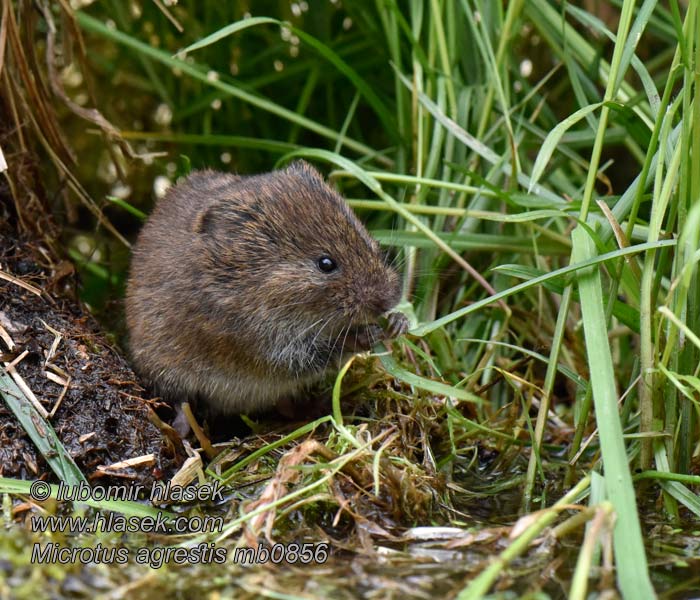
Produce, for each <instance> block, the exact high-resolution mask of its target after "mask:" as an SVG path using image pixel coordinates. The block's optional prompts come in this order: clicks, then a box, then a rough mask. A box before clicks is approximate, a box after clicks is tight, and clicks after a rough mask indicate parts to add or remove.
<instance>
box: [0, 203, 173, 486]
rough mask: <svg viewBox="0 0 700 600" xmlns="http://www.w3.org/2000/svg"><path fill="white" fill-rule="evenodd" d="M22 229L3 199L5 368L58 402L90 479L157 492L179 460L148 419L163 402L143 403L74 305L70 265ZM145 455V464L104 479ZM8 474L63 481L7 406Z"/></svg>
mask: <svg viewBox="0 0 700 600" xmlns="http://www.w3.org/2000/svg"><path fill="white" fill-rule="evenodd" d="M17 229H18V227H17V226H16V223H15V222H14V219H13V207H12V205H11V202H10V201H9V200H8V196H7V195H6V194H5V195H2V193H0V268H1V269H2V271H0V326H1V327H2V329H0V334H2V335H0V368H4V367H6V366H7V365H8V364H10V363H12V362H13V361H15V362H16V365H14V368H15V369H16V371H17V373H18V374H19V375H20V377H21V378H22V380H24V382H25V383H26V385H27V386H28V388H29V389H30V390H31V391H32V392H33V393H34V395H35V396H36V398H37V399H38V401H39V402H40V404H41V405H42V406H43V407H44V408H45V409H46V411H47V412H49V413H51V412H52V411H53V410H54V408H55V405H56V404H57V403H58V402H59V401H60V405H59V406H58V408H57V409H55V412H54V414H53V415H52V416H50V417H49V422H50V423H51V424H52V425H53V427H54V429H55V431H56V433H57V434H58V437H59V439H60V440H61V442H62V443H63V444H64V446H65V448H66V449H67V450H68V452H69V453H70V455H71V456H72V457H73V459H74V460H75V462H76V464H77V466H78V467H79V468H80V470H81V471H82V472H83V473H84V474H85V475H86V477H87V478H88V479H89V480H91V481H95V480H96V479H99V480H100V481H101V483H102V482H105V483H106V482H108V481H110V480H111V481H112V482H115V481H122V482H123V481H125V480H126V481H133V482H134V483H140V484H143V485H145V486H147V487H150V484H152V482H153V481H154V480H158V479H163V478H167V476H168V475H169V474H170V473H172V471H173V470H174V469H175V467H176V465H177V463H178V462H179V458H178V456H177V453H176V452H175V449H174V446H173V445H172V444H171V443H170V442H169V441H167V439H166V438H165V437H164V436H163V435H161V432H160V430H159V429H158V428H157V427H156V426H155V425H154V424H152V423H151V421H150V420H149V413H150V412H151V407H152V406H154V405H155V404H157V401H156V400H153V399H148V398H147V397H145V396H147V395H146V394H145V391H144V389H143V388H142V387H141V386H140V385H139V384H138V382H137V379H136V376H135V375H134V373H133V371H132V370H131V369H130V367H129V365H128V364H127V363H126V361H125V360H124V358H123V357H122V356H121V355H120V353H119V352H118V351H117V349H115V348H114V347H113V346H111V345H110V344H109V343H108V342H107V341H106V339H105V337H104V336H103V335H102V334H101V333H100V331H99V328H98V326H97V324H96V322H95V321H94V319H93V318H92V317H91V316H90V315H89V314H88V313H87V311H86V310H85V309H84V308H83V307H82V306H81V305H80V303H79V301H77V300H76V294H75V290H76V279H75V276H74V273H73V269H72V267H71V265H70V263H68V262H67V261H63V260H61V259H60V258H59V257H55V256H53V255H52V253H51V251H50V249H49V248H48V246H47V245H46V244H45V243H44V242H43V241H41V240H36V239H31V238H30V237H28V236H27V234H26V233H25V234H19V233H18V232H17ZM8 278H9V279H10V280H8ZM22 284H26V285H25V286H23V285H22ZM31 288H36V290H32V289H31ZM37 291H38V292H39V294H37V293H36V292H37ZM3 330H4V331H3ZM57 334H58V335H57ZM8 337H9V338H10V339H11V341H12V342H13V343H14V347H13V348H10V347H9V346H10V345H11V343H10V342H9V341H8ZM56 340H58V342H57V341H56ZM25 351H26V353H25ZM23 354H24V356H22V355H23ZM18 359H19V361H18V362H17V360H18ZM149 455H152V458H151V457H149ZM138 457H146V458H144V459H142V461H143V462H141V463H140V464H137V465H136V466H133V467H126V468H117V469H112V470H109V469H107V472H105V467H109V466H110V465H115V464H117V463H120V462H122V461H126V460H129V459H135V458H138ZM0 475H2V476H6V477H19V478H23V479H36V478H45V479H48V480H51V481H55V480H56V477H55V476H54V475H53V473H52V472H51V471H50V469H49V467H48V465H47V462H46V461H45V460H44V458H43V457H42V456H41V454H39V453H38V452H37V450H36V447H35V446H34V444H33V443H32V441H31V440H30V439H29V437H28V436H27V434H26V433H25V431H24V430H23V428H22V427H21V426H20V425H19V423H18V421H17V419H16V417H15V415H14V414H13V413H12V411H11V410H10V409H9V408H8V405H7V403H6V402H4V401H0ZM105 478H106V479H105Z"/></svg>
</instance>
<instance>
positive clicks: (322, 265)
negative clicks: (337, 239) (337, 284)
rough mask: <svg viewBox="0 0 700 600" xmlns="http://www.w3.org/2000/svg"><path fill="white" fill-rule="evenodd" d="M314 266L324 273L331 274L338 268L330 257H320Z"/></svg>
mask: <svg viewBox="0 0 700 600" xmlns="http://www.w3.org/2000/svg"><path fill="white" fill-rule="evenodd" d="M316 265H317V266H318V268H319V269H321V271H323V272H324V273H331V272H333V271H335V270H336V269H337V268H338V265H337V264H335V261H334V260H333V259H332V258H331V257H330V256H322V257H321V258H319V259H318V260H317V261H316Z"/></svg>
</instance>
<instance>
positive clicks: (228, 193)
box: [126, 162, 407, 413]
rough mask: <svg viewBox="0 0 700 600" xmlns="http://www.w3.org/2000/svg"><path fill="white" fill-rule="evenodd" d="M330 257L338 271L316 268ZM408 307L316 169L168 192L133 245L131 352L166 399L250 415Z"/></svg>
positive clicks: (201, 175)
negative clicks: (380, 320) (381, 319)
mask: <svg viewBox="0 0 700 600" xmlns="http://www.w3.org/2000/svg"><path fill="white" fill-rule="evenodd" d="M324 256H325V257H329V258H331V259H332V260H333V261H335V263H336V265H337V268H336V269H335V270H333V271H331V272H324V271H323V270H322V269H321V268H320V267H319V259H320V258H322V257H324ZM399 296H400V285H399V279H398V276H397V274H396V273H395V272H394V271H393V270H392V269H391V268H389V267H388V266H387V265H386V263H385V260H384V257H383V256H382V254H381V253H380V250H379V247H378V245H377V242H376V241H375V240H374V239H372V238H371V237H370V235H369V234H368V233H367V231H366V230H365V228H364V226H363V225H362V224H361V223H360V222H359V221H358V219H357V218H356V217H355V215H354V214H353V212H352V210H351V209H350V208H349V207H348V205H347V204H346V203H345V201H344V200H343V199H342V198H341V197H340V196H339V195H338V194H337V193H336V192H335V191H334V190H332V189H331V188H330V187H329V186H328V185H326V183H325V182H324V181H323V178H322V177H321V175H320V174H319V173H318V172H317V171H315V170H314V169H313V168H312V167H310V166H309V165H308V164H306V163H304V162H296V163H293V164H292V165H290V166H289V167H288V168H287V169H285V170H281V171H274V172H272V173H266V174H263V175H255V176H249V177H239V176H235V175H230V174H226V173H218V172H214V171H199V172H195V173H192V174H191V175H190V176H188V177H187V178H186V179H185V180H184V181H182V182H180V183H178V184H177V185H176V186H174V187H173V188H171V189H170V190H169V191H168V193H167V194H166V196H165V198H163V199H162V200H161V201H160V202H159V203H158V204H157V206H156V208H155V210H154V211H153V214H152V215H151V217H150V219H149V220H148V222H147V223H146V224H145V225H144V227H143V230H142V231H141V234H140V236H139V239H138V241H137V243H136V245H135V247H134V253H133V258H132V267H131V274H130V278H129V282H128V290H127V300H126V308H127V324H128V328H129V336H130V348H131V353H132V356H133V359H134V362H135V366H136V368H137V370H138V371H139V372H140V373H141V374H142V375H143V376H144V377H145V378H146V379H148V380H149V381H150V382H151V383H152V384H154V385H155V386H156V388H157V389H158V390H159V392H160V393H162V394H163V395H165V396H167V397H170V398H172V399H175V400H187V399H191V398H199V399H203V400H205V401H206V402H207V403H208V404H209V405H210V406H211V407H212V408H213V409H214V410H215V411H220V412H224V413H239V412H254V411H256V410H260V409H264V408H269V407H271V406H273V405H274V404H275V403H276V402H277V401H278V400H280V399H282V398H287V397H291V396H293V395H294V394H296V393H297V392H299V391H300V390H301V389H302V388H303V387H304V386H306V385H307V384H308V383H310V382H312V381H314V380H316V379H318V377H319V376H321V375H322V374H323V373H324V371H325V370H326V369H327V368H329V367H330V368H333V367H337V366H338V362H339V360H340V358H341V357H342V355H343V354H346V353H349V352H353V351H360V350H365V349H368V348H369V347H370V346H371V344H372V343H373V341H376V339H377V338H378V337H379V336H381V335H387V334H384V333H383V332H382V331H381V329H379V327H378V326H377V325H376V321H377V317H378V316H379V315H381V314H382V313H385V312H386V311H388V310H390V309H391V308H392V307H393V306H394V305H395V304H396V303H397V302H398V300H399ZM397 315H398V316H397ZM390 322H392V325H391V327H390V328H391V329H392V330H393V331H390V332H389V334H388V335H392V334H394V335H395V334H401V333H403V332H404V331H405V330H406V323H407V322H406V319H405V317H404V316H403V315H400V314H399V313H393V318H392V319H390Z"/></svg>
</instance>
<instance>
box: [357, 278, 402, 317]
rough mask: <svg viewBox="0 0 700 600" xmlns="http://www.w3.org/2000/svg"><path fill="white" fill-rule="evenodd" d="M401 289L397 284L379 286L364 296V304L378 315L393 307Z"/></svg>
mask: <svg viewBox="0 0 700 600" xmlns="http://www.w3.org/2000/svg"><path fill="white" fill-rule="evenodd" d="M400 294H401V290H400V289H399V288H398V286H387V285H383V286H379V287H378V288H377V289H375V290H373V292H372V293H371V295H368V296H367V297H366V302H365V306H367V308H368V309H369V310H370V311H371V312H372V313H373V314H375V315H377V316H379V315H381V314H383V313H385V312H387V311H388V310H390V309H392V308H394V306H396V303H397V302H398V301H399V296H400Z"/></svg>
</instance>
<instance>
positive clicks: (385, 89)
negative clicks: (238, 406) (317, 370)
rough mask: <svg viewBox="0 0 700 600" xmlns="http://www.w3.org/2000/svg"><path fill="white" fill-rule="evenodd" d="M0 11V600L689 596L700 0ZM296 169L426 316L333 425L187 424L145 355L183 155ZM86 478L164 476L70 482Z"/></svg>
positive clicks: (340, 379)
mask: <svg viewBox="0 0 700 600" xmlns="http://www.w3.org/2000/svg"><path fill="white" fill-rule="evenodd" d="M2 7H3V12H2V25H1V27H0V69H2V70H1V72H0V74H1V78H0V86H1V88H2V89H1V94H0V112H1V115H2V118H1V119H0V134H1V135H0V147H1V148H2V152H3V154H4V158H5V160H6V161H7V164H8V168H7V170H5V171H4V173H3V175H2V177H1V178H0V269H1V270H0V361H1V362H2V367H0V396H1V397H2V406H1V407H0V456H1V457H2V463H1V464H0V468H1V469H2V471H1V472H0V474H1V475H3V478H2V479H0V492H3V493H4V495H3V505H2V509H3V523H4V527H3V529H2V531H0V597H4V596H5V595H6V596H7V597H11V598H27V597H32V598H43V597H47V598H48V597H53V598H55V597H70V598H82V597H93V596H95V595H99V594H105V595H106V596H113V597H129V598H151V597H154V596H156V595H158V594H160V595H162V596H163V597H183V598H190V597H202V596H205V597H222V598H258V597H273V598H357V597H361V598H435V597H446V598H452V597H458V598H460V599H467V598H480V597H484V596H486V595H491V597H498V598H515V597H532V598H577V599H582V598H586V597H588V595H589V594H597V595H601V596H605V597H616V596H618V595H621V596H623V597H625V598H635V599H636V598H652V597H655V596H660V597H668V598H683V597H693V595H694V594H696V593H697V590H698V589H700V570H699V568H698V567H699V566H700V561H699V560H698V559H699V558H700V543H698V532H699V531H700V522H698V516H700V501H699V500H698V496H697V494H696V491H697V489H698V486H700V475H698V470H699V469H698V467H699V465H698V445H697V444H698V441H697V440H698V439H700V436H699V435H698V434H699V423H698V411H697V406H698V405H697V401H698V393H699V391H700V379H698V365H699V364H700V339H699V338H698V332H699V331H700V282H699V281H698V274H697V269H696V265H697V261H698V258H700V251H699V249H700V236H699V235H698V232H699V231H700V203H699V202H698V199H700V102H698V101H697V100H698V89H699V86H700V76H699V75H698V72H700V66H699V65H700V14H699V13H698V8H699V7H698V3H696V2H685V1H683V0H669V1H668V2H656V1H655V0H646V1H644V2H635V1H633V0H611V1H609V2H603V1H601V2H597V1H594V0H590V1H582V2H559V1H556V0H528V1H527V2H525V1H524V0H511V1H510V2H491V1H486V0H406V1H405V2H404V1H401V2H399V1H398V0H377V1H374V2H372V1H366V0H360V1H357V2H355V1H353V2H350V1H349V0H346V1H345V2H342V1H341V0H334V1H331V0H328V1H325V0H324V1H321V0H319V1H318V2H308V3H307V2H281V1H277V2H275V1H264V2H195V1H185V0H181V1H180V2H173V1H167V0H153V1H152V2H151V1H148V0H129V1H121V0H113V1H109V0H99V1H95V2H89V1H85V0H83V1H74V2H70V3H69V2H68V1H67V0H56V1H51V0H42V1H39V2H29V1H28V0H14V1H12V0H4V1H3V2H2ZM295 158H304V159H306V160H308V161H310V162H313V163H314V164H315V165H316V166H317V167H318V168H319V169H320V170H322V171H323V172H324V173H325V174H326V175H327V177H328V178H329V180H330V181H332V183H333V185H335V186H336V187H337V188H338V189H339V190H341V192H342V193H343V194H344V195H345V196H346V197H347V198H348V199H349V201H350V203H351V205H352V206H353V207H354V208H355V210H356V212H357V213H358V214H359V215H360V216H361V218H362V219H363V220H364V221H365V222H366V223H367V224H368V226H369V228H370V229H371V231H372V232H373V234H374V235H375V237H376V238H377V239H378V240H380V242H381V243H382V244H383V245H384V246H385V247H386V248H387V249H388V250H389V251H390V252H391V253H392V255H393V256H395V258H396V264H397V265H398V266H399V268H400V270H401V272H402V275H403V279H404V294H403V301H402V304H401V305H400V308H401V309H402V310H403V311H405V312H406V314H407V315H409V317H410V318H411V321H412V328H411V331H410V332H409V334H407V335H406V336H404V337H403V338H401V339H399V340H397V341H395V342H393V343H391V344H390V345H387V346H384V345H382V346H378V347H376V348H375V351H374V352H373V353H371V354H370V355H362V356H357V357H355V358H354V359H353V360H352V361H350V362H349V363H347V364H346V365H344V366H343V368H342V369H341V370H340V373H339V375H338V376H337V378H331V379H329V381H328V382H327V383H326V384H325V385H324V386H321V387H320V389H317V390H314V392H313V393H314V394H315V396H314V397H315V398H317V400H316V404H317V406H315V407H314V410H313V411H310V412H313V415H314V416H311V417H309V419H307V420H302V421H290V420H288V419H287V420H285V419H282V418H281V417H279V416H277V415H263V416H261V415H248V416H244V418H243V420H242V422H241V423H238V424H236V426H235V427H234V426H233V425H232V426H230V427H229V426H228V425H227V426H225V427H224V428H223V432H222V431H221V426H220V424H219V427H218V431H215V430H216V429H217V427H216V425H217V424H216V423H207V422H206V419H204V418H203V417H202V415H195V417H197V418H198V419H199V421H200V422H201V425H202V428H201V429H200V428H196V430H195V433H194V434H192V435H191V436H190V437H189V438H188V439H186V440H181V439H180V438H179V437H178V436H177V434H176V433H175V432H174V431H172V430H171V429H170V427H169V426H168V424H167V421H168V419H169V418H170V417H171V414H170V413H169V412H168V408H167V407H166V406H164V405H163V403H162V402H161V401H160V400H159V399H158V398H154V397H153V396H152V394H151V393H150V391H149V390H147V389H144V388H143V387H141V386H140V385H139V383H138V381H137V380H136V378H135V376H134V375H133V373H132V372H131V371H130V369H129V367H128V365H127V364H126V362H125V359H124V356H125V352H124V348H125V340H124V335H123V307H122V295H123V288H124V281H125V278H126V274H127V270H128V263H129V248H130V243H131V242H133V240H134V237H135V235H136V233H137V231H138V229H139V227H140V225H141V223H142V222H143V219H144V217H145V215H146V214H147V213H148V212H149V210H150V209H151V207H152V205H153V203H154V202H155V201H156V200H157V198H159V197H160V196H162V194H163V193H164V191H165V190H166V189H167V187H168V186H169V185H171V184H172V183H173V182H174V181H176V179H177V178H178V177H179V176H180V175H182V174H183V173H186V172H188V171H189V170H190V169H192V168H200V167H210V168H216V169H222V170H231V171H235V172H239V173H255V172H262V171H268V170H270V169H272V168H274V167H276V166H280V165H284V164H286V163H287V162H289V161H290V160H293V159H295ZM95 319H96V320H95ZM98 322H99V325H97V323H98ZM32 396H35V397H36V398H32ZM34 400H36V401H34ZM214 434H215V435H214ZM39 479H40V480H42V481H46V482H48V483H50V484H51V485H52V486H53V487H52V488H51V490H52V494H51V495H52V497H51V498H48V499H39V498H38V497H37V495H36V493H32V494H30V485H31V481H33V480H39ZM84 481H89V482H90V484H91V485H92V486H95V487H99V486H101V487H102V488H103V489H106V488H107V486H113V489H119V488H118V487H115V486H122V489H125V488H124V486H127V487H128V488H129V489H134V488H135V486H138V485H141V486H142V488H141V492H140V493H139V494H136V495H135V496H134V497H129V498H107V499H104V498H94V499H93V500H89V501H86V502H71V501H69V500H60V499H58V496H59V495H60V489H59V487H58V484H59V483H60V482H63V483H64V484H68V485H70V486H73V487H75V486H78V485H79V484H80V483H81V482H84ZM156 481H157V482H162V483H166V482H170V483H171V486H173V485H174V486H191V487H192V489H194V487H193V486H200V488H199V489H200V490H209V492H202V495H201V496H200V497H199V499H192V498H189V499H177V498H171V499H168V500H166V501H163V500H162V499H161V500H158V501H155V502H152V501H149V498H151V493H152V492H151V489H152V487H153V485H154V482H156ZM207 486H208V487H207ZM212 486H213V487H212ZM33 492H36V489H34V488H33ZM95 515H102V516H107V515H112V516H113V517H112V518H113V521H111V524H109V525H107V524H105V523H101V525H100V526H99V527H97V531H94V530H93V531H86V532H83V533H80V532H77V531H75V530H73V531H69V530H68V529H70V528H64V531H61V530H60V529H61V527H60V526H59V525H58V524H57V523H56V522H54V523H53V524H49V525H46V524H44V525H42V524H41V523H39V522H38V521H37V520H36V518H37V517H41V518H44V517H51V516H54V517H66V516H73V517H85V519H88V520H94V519H95ZM159 516H160V517H167V518H169V519H171V525H172V523H174V522H175V521H173V519H175V518H176V517H177V516H184V517H186V520H185V521H184V522H186V523H187V524H188V525H189V527H190V530H189V531H183V530H181V529H179V530H174V529H172V528H171V529H168V530H167V531H164V530H156V531H147V530H146V529H147V527H146V523H147V520H148V519H153V520H156V519H158V518H159ZM117 517H118V518H117ZM210 517H211V518H214V519H217V518H218V519H219V520H214V521H207V518H210ZM127 518H132V519H134V521H133V522H134V523H137V525H138V526H137V527H135V528H132V529H131V530H128V529H126V530H125V527H122V526H120V524H119V523H121V521H119V519H127ZM114 519H116V521H115V520H114ZM98 520H99V519H98ZM90 522H92V521H90ZM182 522H183V521H182V520H181V521H180V523H182ZM207 523H208V524H209V525H212V523H213V525H212V526H211V527H207V526H206V525H207ZM73 529H75V528H73ZM276 543H277V544H285V546H284V549H282V547H281V546H275V545H274V544H276ZM50 544H55V546H50ZM293 544H296V545H297V546H293ZM305 544H306V546H305ZM256 547H257V548H258V549H263V550H264V549H267V550H270V551H273V550H274V549H275V548H277V550H275V552H283V553H284V556H281V555H279V554H278V555H276V557H277V558H280V556H281V558H282V559H286V560H281V561H278V560H275V561H272V560H267V561H264V560H261V561H260V563H259V564H255V565H252V566H251V565H245V564H241V562H242V561H241V560H238V561H237V560H236V559H235V558H234V557H235V556H237V555H236V551H237V550H240V549H242V548H256ZM47 548H48V549H49V550H47ZM54 550H55V551H56V552H57V553H58V554H51V552H52V551H54ZM307 550H308V551H309V552H311V554H310V555H307V554H306V551H307ZM63 551H65V553H64V554H60V552H63ZM290 551H291V552H292V554H289V552H290ZM37 552H38V553H39V554H38V555H37V554H34V555H33V553H37ZM80 552H84V554H80ZM42 553H43V554H42ZM302 553H304V554H302ZM61 556H63V557H65V560H62V559H61ZM222 556H223V557H224V559H225V560H221V557H222ZM238 556H239V558H240V555H238ZM123 557H125V560H124V561H122V558H123ZM302 557H303V558H302ZM307 557H310V558H309V560H308V561H307V560H306V558H307ZM122 562H124V564H121V563H122ZM277 562H278V563H279V564H275V563H277ZM305 563H308V564H305Z"/></svg>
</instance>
